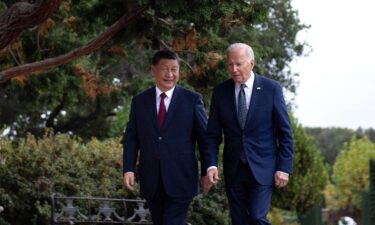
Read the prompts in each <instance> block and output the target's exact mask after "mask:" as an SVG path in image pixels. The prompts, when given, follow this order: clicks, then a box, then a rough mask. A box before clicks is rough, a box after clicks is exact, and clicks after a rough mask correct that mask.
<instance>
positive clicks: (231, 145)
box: [207, 75, 293, 185]
mask: <svg viewBox="0 0 375 225" xmlns="http://www.w3.org/2000/svg"><path fill="white" fill-rule="evenodd" d="M234 89H235V83H234V81H233V80H232V79H230V80H227V81H225V82H223V83H221V84H220V85H218V86H217V87H215V89H214V91H213V95H212V101H211V109H210V116H209V121H208V128H207V135H208V137H209V146H210V154H211V155H210V157H207V158H209V159H210V160H211V161H210V162H208V166H212V165H217V155H218V154H217V151H218V149H219V144H220V143H221V140H222V132H224V155H223V165H224V179H225V182H226V183H227V184H229V183H231V179H232V178H233V177H235V176H236V174H235V172H236V168H237V164H238V163H239V161H240V152H241V151H242V150H244V151H246V156H247V162H248V163H249V165H250V168H251V170H252V172H253V174H254V176H255V178H256V180H257V181H258V182H259V183H260V184H262V185H273V184H274V174H275V172H276V171H283V172H286V173H289V174H291V173H292V167H293V138H292V128H291V124H290V119H289V116H288V111H287V107H286V104H285V101H284V97H283V94H282V90H281V87H280V85H279V83H278V82H276V81H274V80H271V79H268V78H265V77H262V76H259V75H255V81H254V87H253V91H252V97H251V101H250V107H249V110H248V114H247V120H246V125H245V128H244V130H242V129H241V127H240V125H239V122H238V118H237V110H236V109H237V107H236V98H235V92H234Z"/></svg>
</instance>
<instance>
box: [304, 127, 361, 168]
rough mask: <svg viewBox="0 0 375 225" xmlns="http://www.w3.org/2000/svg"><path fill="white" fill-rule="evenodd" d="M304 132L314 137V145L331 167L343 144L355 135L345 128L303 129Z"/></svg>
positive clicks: (352, 131)
mask: <svg viewBox="0 0 375 225" xmlns="http://www.w3.org/2000/svg"><path fill="white" fill-rule="evenodd" d="M305 130H306V132H307V133H308V134H309V135H311V136H313V137H314V144H316V145H317V146H318V148H319V150H320V151H321V153H322V154H323V156H324V158H325V161H326V162H328V163H329V164H330V165H331V166H333V164H334V163H335V160H336V157H337V155H338V154H339V152H340V150H341V149H342V146H343V144H344V143H345V142H348V141H349V140H350V138H351V137H352V136H353V135H354V134H355V131H354V130H351V129H347V128H337V127H332V128H309V127H307V128H305Z"/></svg>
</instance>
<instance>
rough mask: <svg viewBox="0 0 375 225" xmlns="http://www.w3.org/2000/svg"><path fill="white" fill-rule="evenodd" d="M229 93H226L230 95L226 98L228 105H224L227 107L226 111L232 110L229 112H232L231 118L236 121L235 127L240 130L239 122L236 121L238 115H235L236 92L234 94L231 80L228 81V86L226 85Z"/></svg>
mask: <svg viewBox="0 0 375 225" xmlns="http://www.w3.org/2000/svg"><path fill="white" fill-rule="evenodd" d="M228 88H229V91H228V92H227V93H231V95H229V96H228V102H229V104H226V105H228V106H232V107H228V109H231V108H232V109H234V110H231V111H232V112H233V118H234V120H235V121H237V126H238V128H239V129H241V126H240V121H239V120H238V113H237V103H236V92H235V83H234V80H233V79H230V84H229V85H228Z"/></svg>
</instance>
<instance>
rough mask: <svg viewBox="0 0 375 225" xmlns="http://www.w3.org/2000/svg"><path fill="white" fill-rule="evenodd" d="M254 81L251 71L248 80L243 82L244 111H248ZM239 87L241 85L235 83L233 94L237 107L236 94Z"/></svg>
mask: <svg viewBox="0 0 375 225" xmlns="http://www.w3.org/2000/svg"><path fill="white" fill-rule="evenodd" d="M254 80H255V79H254V73H253V71H251V74H250V78H249V79H247V81H246V82H245V87H244V89H243V90H244V91H245V98H246V109H247V110H249V106H250V101H251V94H252V93H253V86H254ZM240 86H241V84H239V83H235V87H234V93H235V96H236V105H237V106H238V93H239V92H240Z"/></svg>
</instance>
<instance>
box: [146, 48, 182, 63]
mask: <svg viewBox="0 0 375 225" xmlns="http://www.w3.org/2000/svg"><path fill="white" fill-rule="evenodd" d="M162 59H172V60H177V61H178V62H179V61H180V58H179V57H178V55H177V53H176V52H174V51H171V50H160V51H158V52H156V53H155V55H154V57H153V58H152V65H154V66H156V65H157V64H158V63H159V61H160V60H162Z"/></svg>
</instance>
